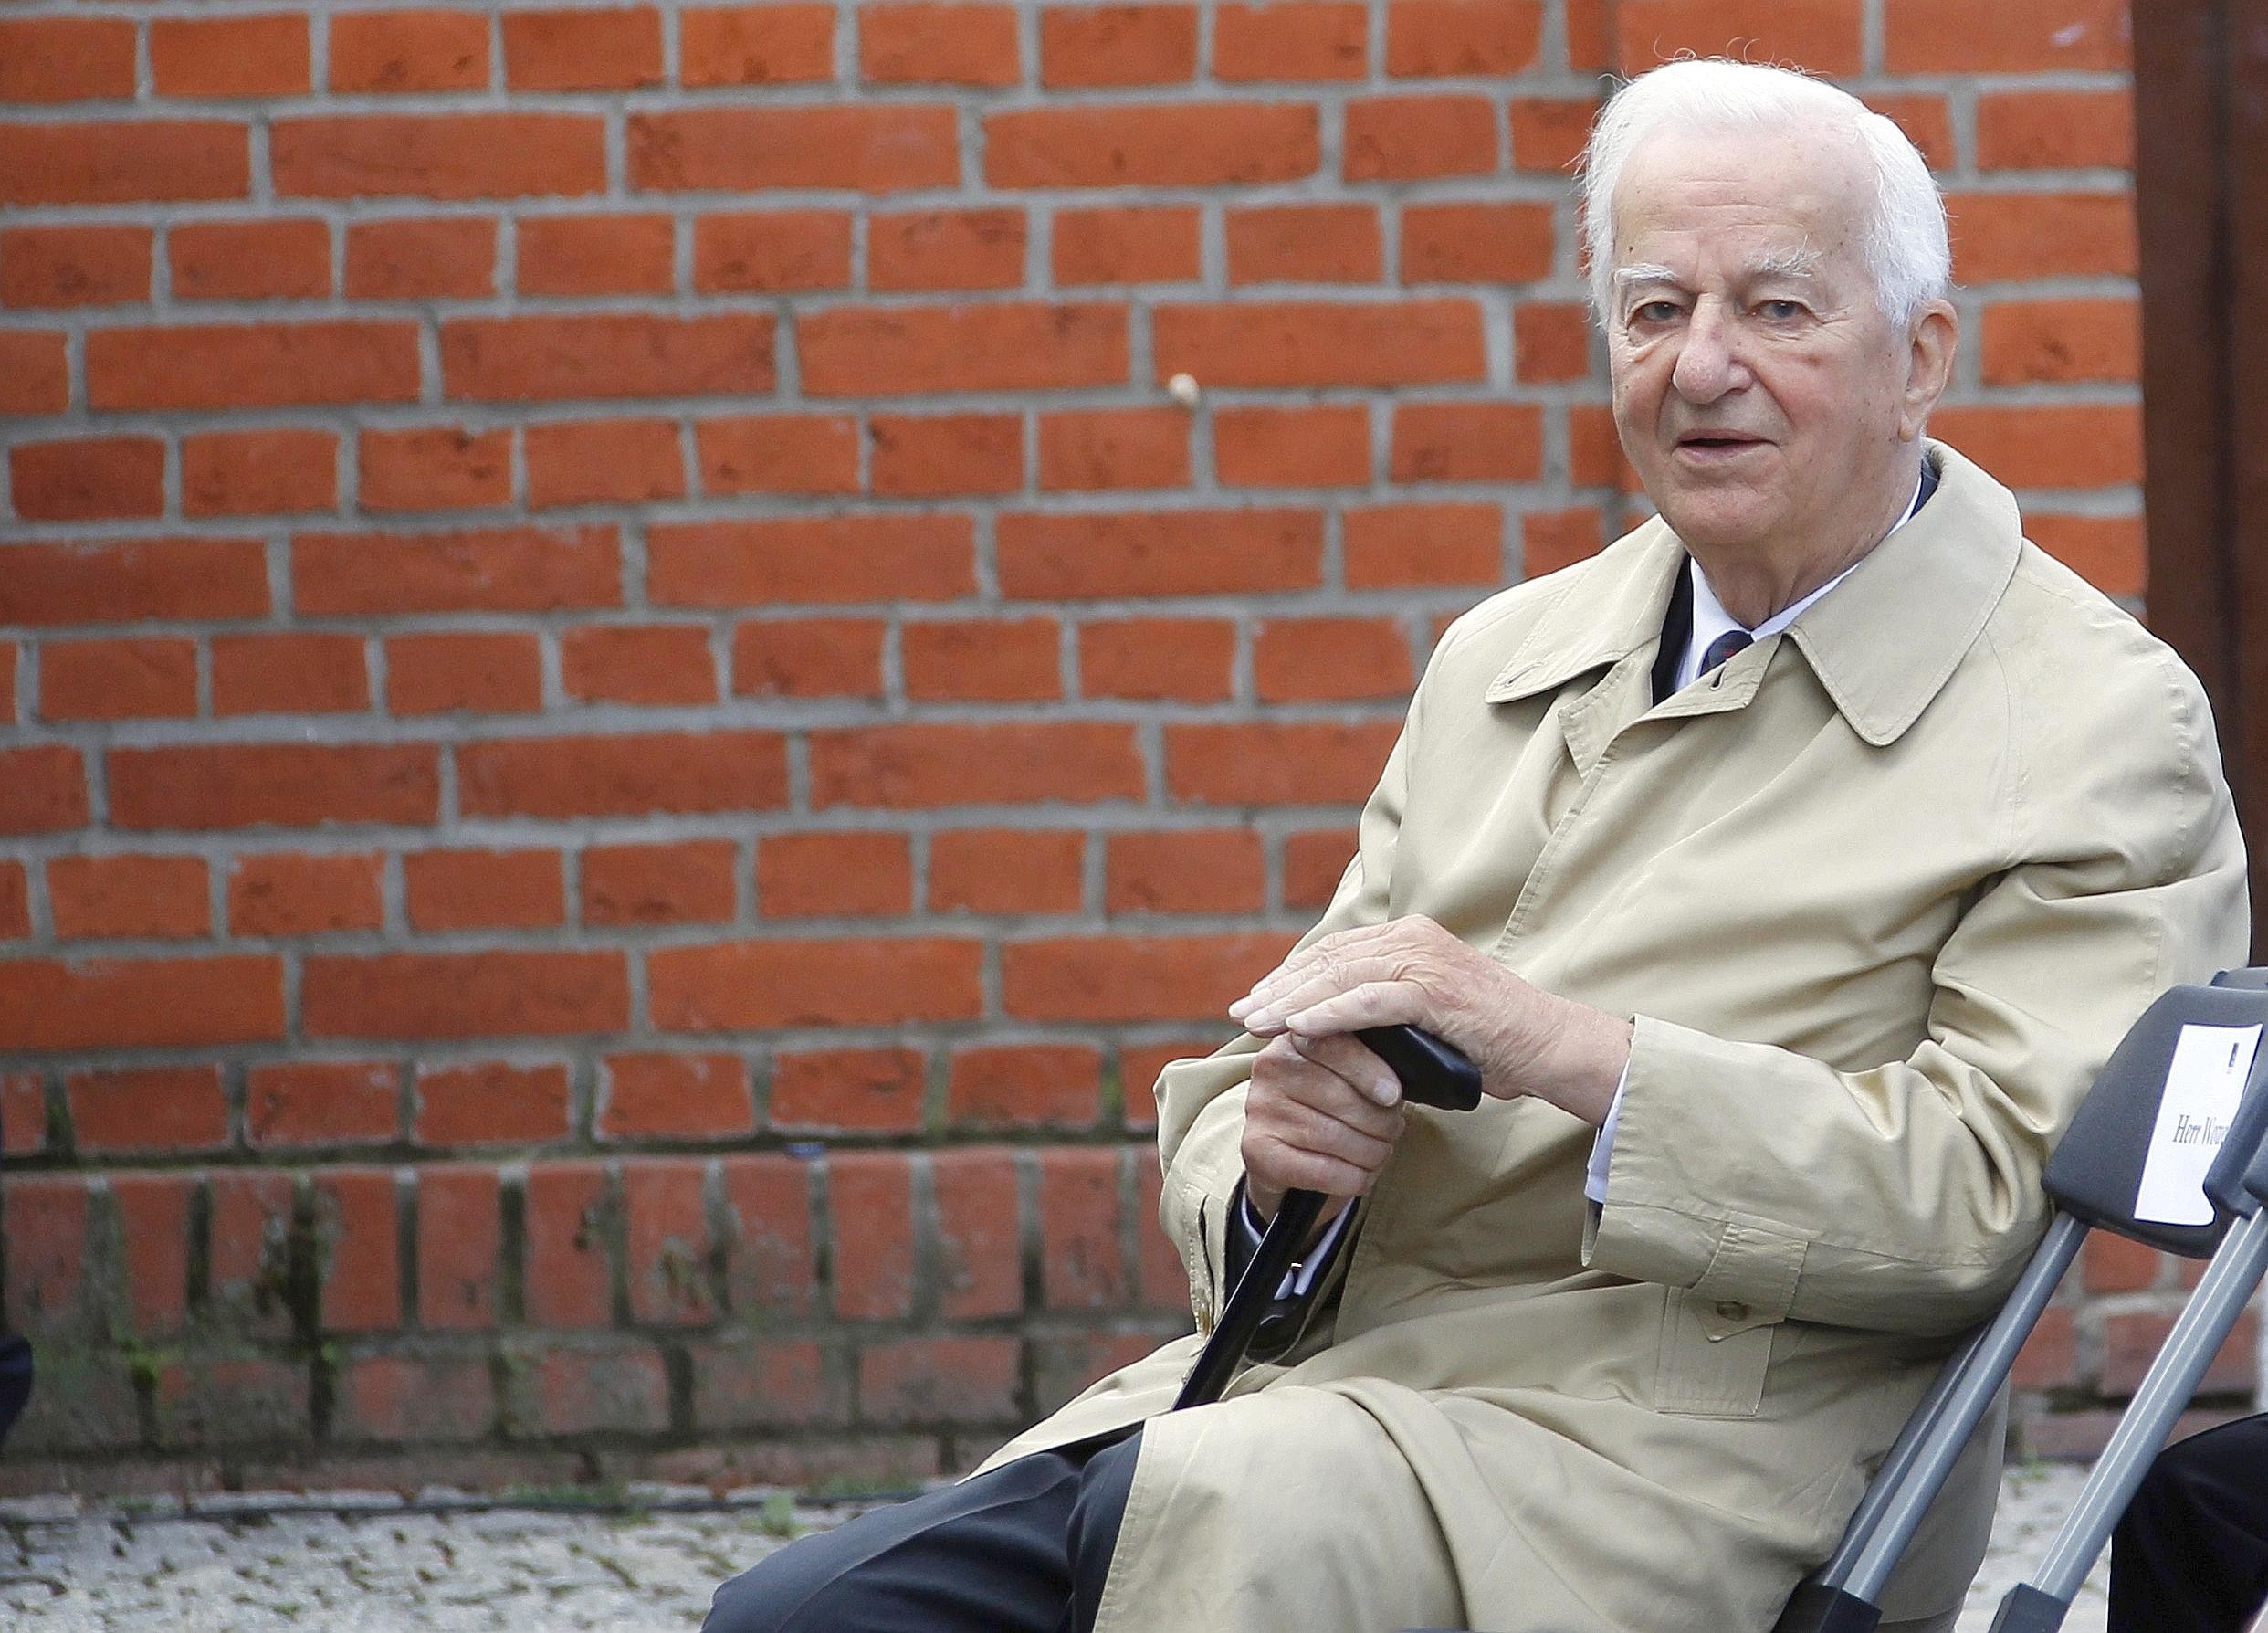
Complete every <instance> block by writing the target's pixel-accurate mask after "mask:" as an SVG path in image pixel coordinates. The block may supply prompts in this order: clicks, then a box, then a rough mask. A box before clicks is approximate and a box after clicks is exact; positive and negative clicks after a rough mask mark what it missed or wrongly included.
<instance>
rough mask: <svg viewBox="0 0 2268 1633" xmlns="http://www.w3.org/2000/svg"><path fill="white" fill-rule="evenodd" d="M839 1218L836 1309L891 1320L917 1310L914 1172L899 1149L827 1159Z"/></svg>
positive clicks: (847, 1316)
mask: <svg viewBox="0 0 2268 1633" xmlns="http://www.w3.org/2000/svg"><path fill="white" fill-rule="evenodd" d="M827 1203H828V1209H829V1212H830V1214H831V1215H832V1217H833V1219H834V1222H835V1315H836V1316H837V1317H839V1318H841V1319H843V1320H845V1321H889V1320H892V1319H895V1318H898V1317H903V1316H906V1315H908V1314H910V1313H911V1312H912V1311H913V1294H914V1232H913V1174H912V1170H911V1168H910V1167H909V1166H908V1163H907V1159H906V1157H905V1154H903V1153H901V1152H894V1151H874V1152H837V1153H835V1154H833V1155H831V1156H829V1157H828V1159H827Z"/></svg>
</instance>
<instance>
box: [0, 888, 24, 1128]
mask: <svg viewBox="0 0 2268 1633" xmlns="http://www.w3.org/2000/svg"><path fill="white" fill-rule="evenodd" d="M31 932H32V922H31V882H30V875H29V874H28V873H27V872H26V870H25V867H24V864H23V863H22V862H19V861H12V860H11V861H0V940H6V941H24V940H26V939H28V938H29V937H30V935H31ZM9 1081H10V1079H8V1078H7V1077H6V1076H5V1074H0V1088H4V1087H5V1084H7V1083H8V1082H9Z"/></svg>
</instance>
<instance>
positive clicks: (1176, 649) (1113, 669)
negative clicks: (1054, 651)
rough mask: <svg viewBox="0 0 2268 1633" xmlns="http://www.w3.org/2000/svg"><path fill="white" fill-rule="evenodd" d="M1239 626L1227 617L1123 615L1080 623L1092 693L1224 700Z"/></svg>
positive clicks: (1082, 661)
mask: <svg viewBox="0 0 2268 1633" xmlns="http://www.w3.org/2000/svg"><path fill="white" fill-rule="evenodd" d="M1235 663H1236V626H1235V625H1234V624H1233V623H1231V622H1229V621H1228V620H1227V619H1224V618H1123V619H1115V620H1111V621H1109V622H1102V623H1093V624H1083V625H1081V626H1080V627H1079V690H1080V692H1081V693H1082V694H1083V695H1085V696H1087V697H1090V698H1136V699H1141V700H1144V701H1176V702H1187V703H1211V702H1220V701H1223V700H1225V699H1226V698H1228V697H1229V696H1230V694H1231V693H1232V691H1233V690H1234V685H1235V678H1234V668H1235Z"/></svg>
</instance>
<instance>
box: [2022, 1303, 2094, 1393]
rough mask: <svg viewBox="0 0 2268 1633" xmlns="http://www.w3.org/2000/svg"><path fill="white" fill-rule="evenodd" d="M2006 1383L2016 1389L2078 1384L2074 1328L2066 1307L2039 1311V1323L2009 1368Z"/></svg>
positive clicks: (2076, 1334)
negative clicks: (2007, 1381)
mask: <svg viewBox="0 0 2268 1633" xmlns="http://www.w3.org/2000/svg"><path fill="white" fill-rule="evenodd" d="M2009 1382H2010V1383H2011V1385H2014V1386H2015V1387H2016V1388H2018V1389H2069V1388H2072V1387H2074V1385H2077V1384H2078V1383H2079V1355H2078V1331H2077V1327H2076V1325H2075V1323H2074V1321H2073V1312H2071V1311H2070V1310H2068V1309H2065V1308H2063V1307H2062V1306H2060V1305H2059V1306H2057V1307H2055V1308H2053V1309H2049V1310H2043V1311H2042V1312H2040V1322H2039V1325H2037V1326H2035V1327H2034V1328H2032V1336H2031V1337H2029V1338H2027V1339H2026V1340H2025V1341H2024V1346H2023V1348H2022V1349H2021V1351H2019V1352H2018V1353H2017V1356H2016V1362H2015V1364H2014V1365H2013V1366H2011V1368H2010V1369H2009Z"/></svg>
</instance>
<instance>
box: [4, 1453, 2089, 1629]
mask: <svg viewBox="0 0 2268 1633" xmlns="http://www.w3.org/2000/svg"><path fill="white" fill-rule="evenodd" d="M2083 1475H2084V1470H2078V1469H2073V1468H2068V1467H2062V1466H2039V1467H2034V1468H2028V1469H2016V1470H2011V1472H2010V1474H2009V1477H2008V1480H2007V1482H2006V1485H2005V1486H2004V1488H2003V1491H2002V1499H2001V1503H2000V1519H1999V1522H1998V1523H1997V1524H1996V1525H1995V1526H1994V1529H1993V1538H1992V1552H1991V1554H1990V1557H1989V1558H1988V1560H1987V1562H1986V1565H1985V1570H1984V1574H1983V1575H1981V1576H1980V1577H1979V1580H1978V1583H1977V1586H1975V1587H1974V1588H1972V1589H1971V1590H1970V1593H1969V1611H1968V1612H1967V1613H1966V1614H1965V1615H1964V1616H1963V1617H1962V1618H1961V1633H1985V1629H1986V1628H1988V1627H1989V1626H1990V1622H1991V1619H1992V1612H1993V1608H1994V1607H1995V1606H1997V1605H1998V1604H1999V1602H2000V1595H2001V1594H2002V1593H2003V1592H2004V1591H2006V1589H2007V1588H2008V1587H2009V1586H2010V1585H2011V1584H2012V1583H2014V1582H2016V1581H2017V1580H2019V1579H2020V1578H2021V1574H2022V1572H2023V1571H2024V1569H2025V1567H2027V1566H2028V1565H2031V1564H2032V1562H2034V1561H2035V1560H2037V1559H2038V1557H2039V1556H2040V1554H2041V1553H2042V1551H2043V1550H2044V1549H2045V1547H2046V1545H2047V1543H2048V1539H2049V1538H2050V1537H2051V1536H2052V1535H2053V1533H2054V1530H2055V1527H2056V1525H2057V1524H2058V1523H2059V1522H2060V1521H2061V1520H2062V1517H2063V1512H2064V1511H2065V1510H2066V1509H2067V1508H2068V1507H2069V1506H2070V1503H2071V1500H2072V1499H2073V1498H2074V1496H2076V1495H2077V1493H2078V1491H2079V1484H2080V1480H2081V1479H2082V1478H2083ZM630 1495H631V1499H632V1501H637V1502H643V1503H644V1504H646V1506H645V1507H643V1508H638V1509H634V1510H631V1511H629V1512H545V1511H531V1510H528V1509H515V1508H482V1507H476V1506H467V1504H466V1503H465V1501H464V1500H462V1499H457V1498H453V1497H449V1496H447V1495H446V1494H436V1497H435V1499H434V1502H433V1503H429V1504H428V1505H427V1506H428V1507H431V1506H435V1505H436V1504H437V1505H438V1506H440V1507H441V1508H442V1509H443V1511H444V1512H420V1511H419V1509H418V1508H417V1507H415V1506H412V1507H409V1508H404V1505H403V1504H402V1503H400V1502H399V1501H396V1500H395V1499H394V1498H392V1497H381V1496H373V1497H370V1498H366V1499H363V1498H339V1497H334V1498H332V1499H331V1500H330V1501H332V1502H333V1503H334V1504H343V1505H344V1506H342V1507H339V1508H334V1509H332V1510H322V1511H319V1510H314V1509H310V1508H307V1507H305V1506H304V1501H305V1500H303V1499H295V1498H289V1497H257V1496H256V1497H236V1498H229V1499H216V1500H209V1501H201V1502H199V1503H198V1504H196V1505H195V1506H194V1508H193V1509H190V1510H184V1509H183V1508H181V1507H180V1506H179V1505H178V1504H159V1505H155V1506H152V1505H142V1506H140V1507H137V1508H133V1509H126V1508H120V1507H92V1506H89V1507H81V1506H80V1505H79V1504H78V1503H76V1502H74V1501H68V1500H53V1501H41V1500H33V1501H15V1502H5V1503H0V1574H7V1573H26V1574H28V1575H31V1576H32V1577H34V1578H36V1580H31V1581H25V1582H19V1583H17V1584H16V1585H14V1586H0V1628H8V1629H11V1630H13V1629H16V1628H40V1629H43V1630H45V1629H50V1628H51V1629H55V1630H56V1633H78V1630H79V1629H85V1630H87V1633H94V1630H95V1629H110V1628H169V1629H171V1628H177V1629H181V1630H182V1633H269V1630H270V1629H282V1628H320V1629H331V1628H337V1629H341V1630H350V1629H351V1630H352V1633H474V1630H476V1629H478V1630H482V1633H486V1630H488V1629H497V1630H499V1633H501V1630H504V1629H512V1630H514V1633H518V1630H520V1629H528V1628H542V1629H545V1633H562V1630H565V1629H577V1630H587V1633H662V1630H663V1629H668V1630H670V1633H692V1629H695V1628H698V1626H699V1625H700V1618H701V1615H702V1613H703V1612H704V1611H705V1610H706V1609H707V1608H708V1606H709V1594H710V1592H711V1591H712V1590H713V1589H714V1588H715V1586H716V1585H717V1584H718V1582H719V1581H720V1580H722V1579H723V1578H724V1577H725V1576H728V1575H731V1574H732V1573H733V1572H735V1571H737V1570H740V1569H742V1568H744V1567H745V1566H747V1565H750V1564H751V1563H752V1562H753V1561H754V1560H756V1559H758V1558H760V1557H761V1556H762V1555H763V1554H766V1553H768V1552H769V1551H770V1550H772V1549H773V1548H775V1547H777V1546H779V1544H780V1541H781V1539H782V1537H783V1536H786V1535H791V1534H795V1533H800V1532H802V1531H805V1530H810V1529H814V1528H817V1527H822V1526H826V1525H832V1524H835V1523H838V1522H841V1521H842V1519H843V1518H844V1517H845V1515H846V1514H848V1513H850V1512H856V1511H854V1510H851V1509H846V1508H843V1507H839V1506H838V1507H827V1508H813V1507H803V1506H798V1505H796V1504H795V1503H793V1501H791V1500H789V1499H788V1498H787V1497H785V1496H784V1495H782V1494H769V1495H767V1494H764V1493H755V1492H751V1493H746V1494H744V1495H742V1496H741V1497H740V1498H737V1499H735V1500H733V1501H731V1503H730V1506H727V1507H724V1508H714V1507H710V1508H706V1509H701V1510H690V1509H684V1510H680V1509H673V1508H672V1507H671V1506H670V1505H671V1504H673V1503H677V1504H682V1503H686V1502H688V1501H692V1500H693V1498H694V1496H695V1494H694V1493H690V1492H686V1491H671V1490H667V1489H660V1488H656V1489H652V1490H645V1489H634V1490H633V1491H632V1492H631V1494H630ZM2102 1575H2103V1573H2102V1571H2101V1570H2100V1569H2099V1568H2098V1569H2097V1571H2096V1573H2095V1580H2094V1581H2092V1582H2091V1583H2090V1584H2089V1585H2088V1591H2087V1592H2086V1593H2085V1594H2084V1595H2083V1596H2082V1597H2081V1599H2080V1602H2079V1604H2078V1605H2077V1606H2075V1607H2074V1609H2073V1613H2072V1617H2071V1619H2070V1620H2069V1622H2067V1623H2066V1624H2065V1625H2066V1626H2067V1627H2068V1628H2071V1629H2072V1633H2101V1630H2102V1628H2103V1596H2102Z"/></svg>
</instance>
